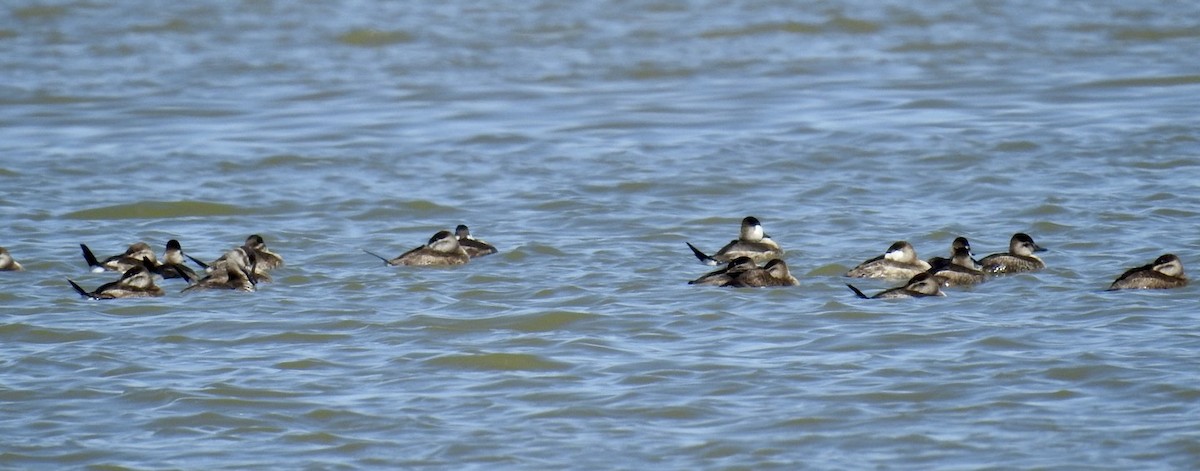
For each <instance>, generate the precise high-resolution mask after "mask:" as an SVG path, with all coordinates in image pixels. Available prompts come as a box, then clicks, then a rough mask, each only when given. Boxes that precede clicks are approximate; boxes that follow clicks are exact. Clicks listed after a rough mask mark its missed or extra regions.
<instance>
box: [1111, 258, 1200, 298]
mask: <svg viewBox="0 0 1200 471" xmlns="http://www.w3.org/2000/svg"><path fill="white" fill-rule="evenodd" d="M1187 283H1188V280H1187V276H1185V275H1184V274H1183V262H1182V261H1180V260H1179V257H1177V256H1175V254H1164V255H1162V256H1160V257H1158V258H1156V259H1154V263H1151V264H1149V265H1142V266H1140V267H1137V268H1131V269H1129V270H1127V271H1125V273H1122V274H1121V276H1119V277H1117V279H1116V281H1113V282H1112V284H1111V285H1109V287H1108V291H1116V290H1119V289H1170V288H1180V287H1183V286H1187Z"/></svg>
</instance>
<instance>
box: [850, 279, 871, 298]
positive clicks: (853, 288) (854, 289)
mask: <svg viewBox="0 0 1200 471" xmlns="http://www.w3.org/2000/svg"><path fill="white" fill-rule="evenodd" d="M846 286H847V287H849V288H850V291H853V292H854V294H855V295H857V296H858V297H860V298H863V299H871V297H870V296H867V295H865V294H863V292H862V291H860V290H859V289H858V288H855V287H854V285H852V284H850V283H846Z"/></svg>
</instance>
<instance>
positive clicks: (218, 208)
mask: <svg viewBox="0 0 1200 471" xmlns="http://www.w3.org/2000/svg"><path fill="white" fill-rule="evenodd" d="M252 213H253V211H250V210H247V209H245V208H240V207H237V206H233V205H228V204H222V203H210V202H206V201H143V202H138V203H129V204H118V205H114V206H103V207H99V208H91V209H83V210H79V211H73V212H70V213H67V214H64V215H63V217H64V218H66V219H168V218H180V217H198V216H236V215H245V214H252Z"/></svg>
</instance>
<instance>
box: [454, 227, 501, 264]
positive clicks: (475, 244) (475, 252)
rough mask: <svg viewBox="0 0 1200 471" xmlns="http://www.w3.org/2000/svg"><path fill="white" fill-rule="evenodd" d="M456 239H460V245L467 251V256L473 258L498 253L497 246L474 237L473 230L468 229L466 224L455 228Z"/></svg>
mask: <svg viewBox="0 0 1200 471" xmlns="http://www.w3.org/2000/svg"><path fill="white" fill-rule="evenodd" d="M454 237H455V238H457V239H458V245H461V246H462V248H463V250H466V251H467V256H469V257H471V258H478V257H482V256H485V255H491V254H494V253H496V247H495V246H493V245H492V244H489V243H487V242H484V241H482V240H479V239H476V238H474V237H472V236H471V228H469V227H467V225H466V224H459V225H458V227H456V228H454Z"/></svg>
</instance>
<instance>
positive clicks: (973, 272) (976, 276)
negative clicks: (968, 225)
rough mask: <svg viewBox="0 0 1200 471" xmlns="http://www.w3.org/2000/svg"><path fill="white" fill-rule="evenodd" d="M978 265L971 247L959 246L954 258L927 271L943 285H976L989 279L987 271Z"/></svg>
mask: <svg viewBox="0 0 1200 471" xmlns="http://www.w3.org/2000/svg"><path fill="white" fill-rule="evenodd" d="M964 240H965V239H964ZM976 266H977V265H976V263H975V260H974V259H972V258H971V249H969V248H967V247H959V248H957V249H955V251H954V258H951V259H950V260H948V261H946V262H944V263H939V264H938V265H935V266H934V267H933V268H930V269H929V271H928V272H926V273H929V274H930V275H933V277H934V279H935V280H937V282H938V283H941V285H942V286H963V285H975V284H979V283H983V282H984V281H986V280H987V273H984V272H983V271H980V270H978V269H976V268H975V267H976Z"/></svg>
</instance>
